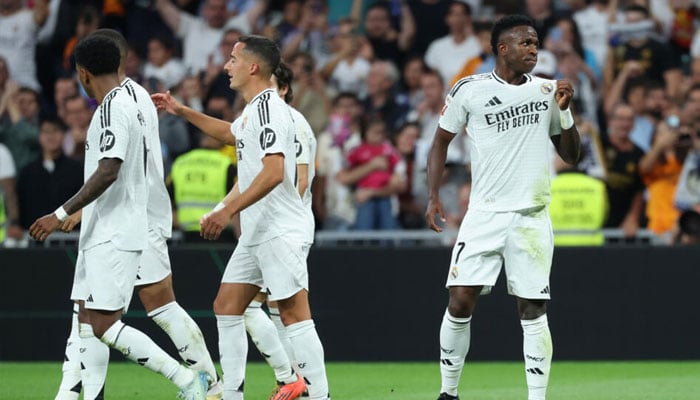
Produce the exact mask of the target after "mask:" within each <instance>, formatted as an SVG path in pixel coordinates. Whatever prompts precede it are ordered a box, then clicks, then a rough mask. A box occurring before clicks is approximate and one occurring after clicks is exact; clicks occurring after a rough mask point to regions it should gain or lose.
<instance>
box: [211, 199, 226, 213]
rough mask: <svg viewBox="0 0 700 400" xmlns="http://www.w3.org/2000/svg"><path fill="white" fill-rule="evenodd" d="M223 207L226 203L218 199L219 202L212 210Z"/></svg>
mask: <svg viewBox="0 0 700 400" xmlns="http://www.w3.org/2000/svg"><path fill="white" fill-rule="evenodd" d="M224 207H226V204H224V202H223V201H220V202H219V204H217V205H216V206H215V207H214V210H213V211H219V210H221V209H222V208H224Z"/></svg>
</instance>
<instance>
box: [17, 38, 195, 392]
mask: <svg viewBox="0 0 700 400" xmlns="http://www.w3.org/2000/svg"><path fill="white" fill-rule="evenodd" d="M75 60H76V69H77V71H78V75H79V78H80V82H81V84H82V85H83V87H84V88H85V90H86V92H87V93H88V95H89V96H90V97H92V98H94V99H96V100H97V102H98V104H99V106H98V108H97V110H96V111H95V114H94V116H93V118H92V121H91V123H90V127H89V128H88V137H87V142H86V146H85V147H86V152H85V183H84V185H83V187H82V188H81V189H80V190H79V191H78V193H76V194H75V195H74V196H73V197H72V198H70V199H69V200H68V201H66V203H65V204H64V205H62V206H61V207H59V208H58V209H57V210H56V211H55V212H54V213H52V214H48V215H46V216H44V217H41V218H39V219H38V220H37V221H36V222H34V224H32V226H31V227H30V229H29V231H30V235H31V236H32V237H33V238H34V239H36V240H38V241H43V240H45V239H46V238H47V237H48V235H49V234H51V232H53V231H55V230H56V229H57V228H58V227H59V226H60V225H61V223H62V222H65V221H66V220H67V218H68V216H69V215H71V214H73V213H75V212H77V211H79V210H81V209H82V224H81V228H80V242H79V254H78V261H77V265H76V272H75V278H74V282H73V291H72V293H71V299H72V300H74V301H79V302H80V310H81V315H82V316H86V317H87V318H86V319H81V320H80V322H81V324H80V328H79V330H80V333H79V334H80V336H81V337H88V338H89V337H92V336H95V337H98V338H100V340H101V341H102V342H103V343H105V344H107V345H108V346H110V347H112V348H114V349H116V350H119V351H121V352H122V353H123V354H124V355H125V356H126V357H127V358H129V359H130V360H132V361H134V362H138V363H139V364H140V365H143V366H145V367H146V368H148V369H151V370H152V371H155V372H158V373H160V374H162V375H163V376H165V377H166V378H168V379H170V380H171V381H172V382H173V383H174V384H175V385H177V386H178V387H179V388H180V389H181V392H180V393H181V395H182V396H183V397H184V398H186V399H189V400H204V399H205V397H206V391H207V387H208V382H207V374H206V373H204V372H202V371H199V372H196V371H194V370H191V369H189V368H185V367H183V366H182V365H180V363H179V362H178V361H176V360H175V359H173V358H172V357H170V356H169V355H168V354H167V353H166V352H165V351H163V350H162V349H161V348H160V347H158V346H157V345H156V344H155V343H154V342H153V341H152V340H151V339H150V338H149V337H148V336H146V335H145V334H144V333H142V332H140V331H138V330H136V329H134V328H132V327H130V326H128V325H125V324H124V323H123V322H122V321H121V316H122V314H123V313H124V312H126V310H127V309H128V307H129V303H130V302H131V295H132V292H133V289H134V283H135V280H136V277H137V273H138V265H139V261H140V258H141V254H142V252H143V251H144V250H146V249H147V248H148V247H147V246H148V245H147V243H148V228H149V227H148V221H147V201H148V188H147V181H146V179H147V178H146V176H147V171H146V169H147V165H146V164H147V162H146V158H145V157H146V154H145V151H146V150H147V146H148V141H147V139H146V136H147V127H146V119H145V117H144V115H143V113H142V112H141V110H139V108H138V107H137V106H136V102H135V101H134V99H133V97H131V96H130V95H129V93H128V91H127V90H126V89H124V88H122V87H121V86H120V80H119V75H118V69H119V65H120V52H119V48H118V47H117V46H116V45H115V44H114V42H112V41H111V40H110V39H108V38H106V37H102V36H99V35H90V36H88V37H87V38H85V39H83V40H82V41H81V42H80V43H78V45H77V46H76V48H75ZM105 368H106V367H105ZM101 397H102V394H101V388H100V387H98V386H95V387H92V386H86V387H85V393H84V398H86V399H90V400H92V399H95V398H101Z"/></svg>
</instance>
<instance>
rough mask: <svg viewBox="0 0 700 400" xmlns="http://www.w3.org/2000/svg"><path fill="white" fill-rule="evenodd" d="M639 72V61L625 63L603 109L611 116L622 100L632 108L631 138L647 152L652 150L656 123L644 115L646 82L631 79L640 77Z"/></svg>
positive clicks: (606, 96) (608, 93)
mask: <svg viewBox="0 0 700 400" xmlns="http://www.w3.org/2000/svg"><path fill="white" fill-rule="evenodd" d="M639 70H640V66H639V63H638V62H637V61H627V62H626V63H625V67H624V68H623V70H622V71H621V72H620V74H619V75H618V76H617V77H616V78H615V82H614V84H613V87H612V88H611V89H610V90H609V91H608V92H607V93H606V95H605V99H604V100H603V107H604V109H605V112H606V114H610V112H611V111H612V109H613V108H614V106H615V105H616V104H618V103H619V102H620V101H622V100H624V102H625V103H627V104H629V105H630V107H632V110H634V125H633V126H632V133H630V138H631V139H632V141H633V142H634V144H636V145H637V146H639V148H641V149H642V150H644V151H645V152H647V151H649V149H650V148H651V140H652V136H653V134H654V123H653V122H652V121H651V120H649V119H648V118H647V117H646V116H645V115H644V114H645V111H646V99H645V98H644V93H645V90H646V89H645V86H646V82H645V81H644V79H642V78H634V79H631V77H638V76H639V73H638V71H639Z"/></svg>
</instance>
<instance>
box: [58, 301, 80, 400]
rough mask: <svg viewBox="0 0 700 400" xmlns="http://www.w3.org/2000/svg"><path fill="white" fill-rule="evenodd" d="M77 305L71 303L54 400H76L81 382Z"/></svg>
mask: <svg viewBox="0 0 700 400" xmlns="http://www.w3.org/2000/svg"><path fill="white" fill-rule="evenodd" d="M78 329H79V328H78V304H77V303H73V317H72V319H71V327H70V334H69V335H68V339H67V340H66V352H65V356H64V358H63V367H62V368H61V370H62V372H63V374H62V377H61V385H60V386H59V387H58V393H57V394H56V399H55V400H78V396H80V390H81V389H82V381H81V379H80V336H79V335H78Z"/></svg>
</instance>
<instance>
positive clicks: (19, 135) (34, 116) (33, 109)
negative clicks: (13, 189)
mask: <svg viewBox="0 0 700 400" xmlns="http://www.w3.org/2000/svg"><path fill="white" fill-rule="evenodd" d="M6 100H7V107H6V110H7V113H6V114H5V115H4V116H2V119H0V142H1V143H4V144H5V146H7V148H8V149H9V150H10V153H12V158H13V159H14V160H15V168H16V169H17V170H21V169H22V168H23V167H24V166H25V165H27V164H29V163H30V162H32V161H34V160H35V159H36V158H37V157H39V143H38V141H37V138H38V136H39V93H37V92H35V91H34V90H33V89H30V88H28V87H21V88H19V89H17V91H16V92H15V93H8V98H7V99H6ZM2 108H3V107H2V105H0V109H2Z"/></svg>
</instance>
